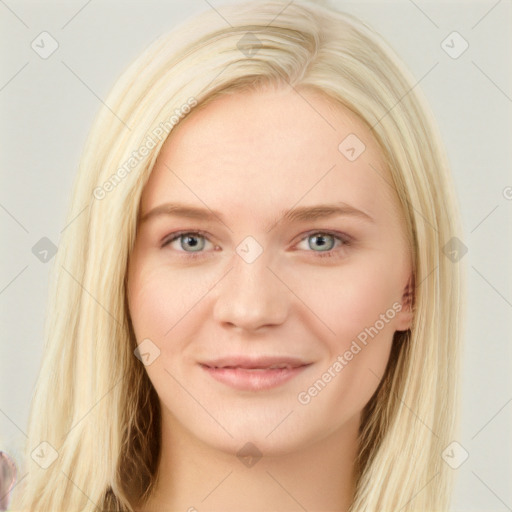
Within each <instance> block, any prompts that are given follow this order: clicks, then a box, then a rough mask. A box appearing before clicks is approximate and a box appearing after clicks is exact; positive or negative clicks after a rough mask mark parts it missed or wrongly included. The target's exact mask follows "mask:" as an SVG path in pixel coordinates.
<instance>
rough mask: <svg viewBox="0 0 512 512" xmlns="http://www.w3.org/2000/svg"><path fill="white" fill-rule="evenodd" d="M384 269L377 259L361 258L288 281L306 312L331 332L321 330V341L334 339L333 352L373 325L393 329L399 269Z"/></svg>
mask: <svg viewBox="0 0 512 512" xmlns="http://www.w3.org/2000/svg"><path fill="white" fill-rule="evenodd" d="M385 268H386V266H385V265H382V264H381V262H379V261H378V260H377V261H376V260H370V259H368V260H366V261H365V260H362V259H361V260H360V261H358V262H356V263H355V264H347V265H342V266H339V267H337V268H335V267H332V268H321V269H319V268H312V269H307V270H305V271H304V272H302V273H301V278H300V280H298V279H297V278H293V277H292V276H290V277H289V278H288V279H289V281H290V280H291V279H294V285H293V287H294V289H295V290H298V293H297V295H299V296H300V297H304V298H305V300H304V302H305V303H306V304H307V306H308V308H309V311H311V312H312V313H313V314H314V315H315V316H316V317H318V318H319V319H321V320H322V321H323V323H324V324H325V325H326V326H327V327H328V328H329V330H330V331H331V333H330V334H331V335H332V336H329V331H325V330H324V331H323V332H324V334H323V335H322V338H325V339H332V340H336V342H335V345H336V349H337V350H341V349H343V348H344V347H345V346H346V344H347V343H348V344H350V341H351V340H352V339H353V338H355V337H357V336H358V335H359V334H360V333H363V332H364V330H365V328H369V327H371V326H373V325H374V324H375V323H376V322H378V325H377V327H378V329H379V331H381V330H382V331H383V333H384V332H385V333H386V334H389V333H392V332H394V330H396V329H395V325H396V320H394V319H395V318H396V310H395V309H393V305H395V308H397V307H399V306H398V304H397V301H399V299H400V285H399V283H400V279H401V277H400V269H399V268H398V265H397V266H396V267H395V268H392V265H390V266H389V267H388V268H387V270H384V269H385ZM382 315H384V321H385V323H384V324H382V321H381V319H382ZM326 333H327V335H326ZM362 337H364V335H363V336H362ZM330 344H332V343H330Z"/></svg>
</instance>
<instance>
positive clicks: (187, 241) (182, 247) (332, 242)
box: [162, 231, 350, 258]
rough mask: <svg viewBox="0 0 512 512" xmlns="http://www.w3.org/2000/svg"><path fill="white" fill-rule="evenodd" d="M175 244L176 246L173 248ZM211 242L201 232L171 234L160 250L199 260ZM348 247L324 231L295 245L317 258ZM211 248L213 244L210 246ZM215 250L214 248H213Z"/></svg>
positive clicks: (338, 236)
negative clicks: (304, 246) (175, 252)
mask: <svg viewBox="0 0 512 512" xmlns="http://www.w3.org/2000/svg"><path fill="white" fill-rule="evenodd" d="M304 241H307V247H306V248H300V247H299V246H300V244H301V243H304ZM175 242H177V243H178V245H177V246H176V245H175V246H173V245H172V244H174V243H175ZM208 243H209V244H211V242H210V241H209V240H208V238H207V234H206V233H204V232H202V231H180V232H178V233H173V234H172V235H171V236H170V238H168V239H166V240H164V242H163V243H162V248H163V247H166V246H168V245H169V246H171V247H173V249H174V250H175V251H177V252H179V253H184V254H182V255H183V256H185V257H188V258H199V257H202V256H206V254H205V250H204V249H205V248H206V245H207V244H208ZM348 245H350V238H349V237H348V236H347V235H343V234H342V233H336V234H334V233H330V232H325V231H313V232H310V233H309V234H307V235H306V236H305V237H303V238H302V239H301V240H300V242H299V244H298V245H297V246H298V247H299V249H301V250H303V251H306V252H310V253H312V255H313V257H317V258H326V257H328V258H332V257H342V256H343V254H340V253H343V252H344V249H346V247H347V246H348ZM212 247H214V246H213V244H212ZM214 248H215V247H214Z"/></svg>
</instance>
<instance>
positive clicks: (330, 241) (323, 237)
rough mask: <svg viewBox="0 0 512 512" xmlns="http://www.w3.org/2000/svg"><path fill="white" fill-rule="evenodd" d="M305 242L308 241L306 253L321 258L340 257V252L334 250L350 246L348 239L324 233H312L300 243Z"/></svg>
mask: <svg viewBox="0 0 512 512" xmlns="http://www.w3.org/2000/svg"><path fill="white" fill-rule="evenodd" d="M305 240H306V241H307V249H306V251H307V252H313V253H316V254H315V257H320V258H325V257H328V258H331V257H336V256H339V251H334V250H333V249H335V248H340V247H341V248H345V246H347V245H349V240H348V237H346V236H342V235H341V234H340V235H335V234H333V233H329V232H324V231H315V232H312V233H310V234H309V235H307V236H306V237H305V238H303V239H302V240H301V242H300V243H302V242H304V241H305ZM308 249H309V251H308Z"/></svg>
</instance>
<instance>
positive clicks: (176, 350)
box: [128, 86, 412, 512]
mask: <svg viewBox="0 0 512 512" xmlns="http://www.w3.org/2000/svg"><path fill="white" fill-rule="evenodd" d="M351 133H353V134H356V135H357V137H358V138H359V139H360V140H361V141H362V142H363V143H364V144H365V146H366V149H365V150H364V152H363V153H362V154H361V155H360V156H359V157H358V158H357V159H356V160H354V161H350V160H348V159H347V158H346V157H345V155H344V154H342V152H340V150H339V149H338V146H339V144H340V142H341V141H343V139H345V137H346V136H347V135H349V134H351ZM370 164H371V165H370ZM383 178H385V180H386V181H385V180H384V179H383ZM390 182H391V178H390V176H389V173H388V171H387V170H386V168H385V164H384V162H383V158H382V154H381V152H380V150H379V147H378V145H377V143H376V142H375V140H374V139H373V138H372V135H371V133H370V131H369V129H368V128H367V127H366V126H365V125H364V124H363V123H362V122H361V121H360V120H359V118H357V117H356V116H355V115H354V114H353V113H351V112H350V111H348V110H347V109H345V108H344V107H342V106H341V105H339V104H337V103H334V102H333V101H332V100H329V99H327V97H324V96H323V95H321V94H320V93H317V92H314V91H311V90H309V91H308V90H305V89H303V90H300V94H299V91H294V90H291V89H289V88H286V87H284V86H283V87H278V88H266V89H261V90H258V91H246V92H237V93H236V94H233V95H230V96H226V97H222V98H220V99H216V100H215V101H213V102H211V103H210V104H208V105H206V107H204V108H202V109H199V110H196V111H193V112H192V113H191V114H190V115H189V116H187V117H186V118H185V119H184V120H182V121H181V123H180V124H179V125H178V126H177V127H176V128H175V129H174V130H173V132H172V133H171V134H170V136H169V137H168V139H167V140H166V142H165V144H164V146H163V147H162V150H161V152H160V154H159V157H158V159H157V162H156V164H155V166H154V169H153V171H152V174H151V176H150V178H149V181H148V183H147V185H146V187H145V189H144V191H143V194H142V199H141V208H140V212H141V216H140V217H141V219H142V218H144V217H145V215H146V214H147V213H148V212H149V211H151V210H152V209H154V208H155V207H157V206H160V205H162V204H164V203H170V202H172V203H174V202H180V203H185V204H187V205H192V206H196V207H199V208H204V209H206V210H207V211H208V209H210V210H214V211H216V212H218V214H219V215H221V216H222V220H223V221H222V222H221V221H220V220H219V219H218V218H216V217H213V219H212V220H200V219H194V218H186V217H177V216H173V215H165V214H162V215H153V216H151V217H150V218H148V219H147V220H145V221H142V220H141V221H140V222H139V225H138V231H137V237H136V242H135V246H134V249H133V252H132V254H131V255H130V262H129V268H128V302H129V308H130V313H131V317H132V321H133V326H134V332H135V334H136V337H137V342H138V343H140V342H141V341H142V340H144V339H146V338H149V339H150V340H151V342H152V343H153V344H154V345H155V346H156V347H158V349H159V350H160V354H159V356H158V357H157V358H156V359H155V360H154V362H152V363H151V364H150V365H148V366H146V370H147V373H148V375H149V378H150V379H151V382H152V383H153V385H154V387H155V389H156V391H157V393H158V395H159V398H160V403H161V411H162V451H161V459H160V463H159V471H158V479H157V483H156V486H155V493H154V495H153V496H152V498H151V499H150V500H149V501H147V502H146V503H145V504H142V503H141V504H137V505H136V507H137V510H144V511H156V510H164V509H165V510H183V511H186V510H190V511H192V510H195V509H196V510H198V511H203V510H212V511H223V512H229V511H232V510H233V511H235V510H236V511H241V510H247V511H249V510H251V511H256V510H259V511H264V510H282V511H285V510H302V509H303V508H305V509H307V510H309V511H313V510H329V511H334V510H337V511H345V510H347V509H348V507H349V505H350V503H351V500H352V498H353V493H354V488H355V487H354V486H355V482H354V476H353V465H354V460H355V457H356V454H357V433H358V428H359V425H360V417H361V411H362V410H363V408H364V406H365V405H366V404H367V402H368V401H369V399H370V398H371V396H372V395H373V393H374V392H375V390H376V389H377V387H378V384H379V381H380V378H381V377H382V375H383V373H384V370H385V367H386V363H387V361H388V358H389V352H390V348H391V343H392V338H393V334H394V332H395V331H402V330H406V329H408V328H409V327H410V325H411V320H412V314H411V312H410V310H409V309H408V308H407V307H406V306H405V298H404V291H405V289H406V287H407V283H408V280H409V278H410V275H411V253H410V250H409V247H408V244H407V242H406V233H405V226H404V223H403V218H402V216H401V215H400V213H399V212H400V210H399V207H398V200H397V197H396V194H395V191H394V190H393V189H392V188H391V187H390V186H389V185H388V183H390ZM339 202H343V203H346V204H348V205H350V206H351V207H353V208H355V209H357V210H360V211H362V212H365V213H366V214H367V215H368V216H369V217H371V220H368V219H367V218H366V217H365V216H364V215H362V214H360V215H336V216H331V217H325V218H322V217H319V218H316V219H309V220H307V219H306V220H295V221H287V220H286V219H285V218H284V217H283V213H282V212H283V211H285V210H288V209H292V208H298V207H304V206H314V205H319V204H334V203H339ZM277 221H278V222H277ZM194 230H202V231H204V232H206V235H205V238H201V236H199V237H198V238H195V239H194V240H193V241H192V242H195V243H196V245H199V247H200V248H202V249H201V250H200V251H199V254H200V257H199V258H197V259H193V258H192V257H191V256H190V254H198V253H197V252H194V250H193V249H191V247H190V245H187V243H186V242H187V241H186V240H184V239H183V238H182V239H181V240H180V239H179V238H178V239H176V240H175V241H174V242H172V243H171V244H168V245H166V246H162V245H163V242H164V241H166V240H168V239H169V238H170V237H169V235H171V234H172V233H176V232H178V231H194ZM325 231H328V232H332V231H334V232H337V233H338V234H341V235H342V236H344V235H348V236H349V237H350V242H349V243H348V245H345V244H344V242H343V239H337V238H332V237H330V236H327V238H324V239H323V242H324V244H323V246H322V243H321V242H320V243H318V239H317V238H315V236H314V235H315V234H316V235H317V236H318V235H319V234H320V235H321V234H322V233H323V232H325ZM338 234H335V236H338ZM247 236H252V237H253V238H254V239H255V240H256V241H257V242H258V244H259V245H260V246H261V248H262V250H263V252H262V253H261V254H260V255H259V257H257V258H256V259H255V261H253V262H252V263H248V262H247V261H245V260H244V259H243V258H242V257H241V256H240V255H239V254H238V253H237V252H236V249H237V246H239V244H240V243H241V242H242V241H244V239H245V238H246V237H247ZM345 240H347V239H346V238H345ZM203 243H204V247H203V245H202V244H203ZM242 247H243V244H242ZM245 248H246V249H247V247H245ZM252 250H253V249H251V251H252ZM187 251H188V252H187ZM326 252H329V253H330V255H331V257H320V256H319V254H320V255H321V254H325V253H326ZM242 254H243V253H242ZM393 304H398V305H400V304H404V307H403V308H402V309H401V311H399V312H398V313H397V314H395V315H394V317H393V318H392V319H388V322H384V327H383V328H382V329H381V330H380V331H379V332H378V334H377V335H375V336H374V337H373V338H369V341H368V343H367V345H366V346H362V349H361V350H360V351H359V352H358V353H357V355H354V357H353V358H352V360H350V361H348V362H347V364H346V365H345V366H344V367H343V369H342V371H339V372H334V373H333V371H332V365H333V363H334V362H335V361H336V360H337V357H338V356H339V355H343V354H344V353H345V352H346V351H347V350H348V349H349V347H350V346H351V343H352V342H353V340H355V339H356V337H357V336H358V334H360V333H361V332H362V331H364V329H365V327H369V326H373V325H374V324H375V323H376V321H377V320H379V318H382V317H380V316H379V315H382V314H385V312H386V311H387V310H389V309H390V308H391V307H392V305H393ZM399 307H400V306H399ZM389 316H391V315H389ZM386 318H387V317H386ZM235 353H236V354H246V355H280V356H284V355H290V356H295V357H300V358H301V359H302V360H304V361H306V362H309V363H311V364H310V365H309V366H308V367H307V368H305V369H304V370H303V371H302V372H301V373H300V374H299V375H297V376H296V377H294V378H293V379H292V380H289V381H288V382H286V383H284V384H282V385H280V386H278V387H276V388H273V389H269V390H260V391H240V390H236V389H233V388H231V387H229V386H227V385H225V384H223V383H220V382H218V381H216V380H214V379H213V378H212V377H211V376H210V375H209V374H207V372H205V371H204V369H203V368H202V367H201V366H200V365H199V362H200V361H205V360H208V359H211V358H213V357H218V356H220V355H229V354H235ZM329 367H331V376H332V374H334V375H335V377H333V378H332V379H331V381H330V382H329V383H328V384H327V385H326V386H325V387H324V388H323V389H322V390H321V392H319V393H317V395H316V396H314V397H310V401H309V403H307V404H303V403H300V402H299V400H298V396H299V394H300V393H301V392H304V391H307V390H308V389H309V388H310V387H311V386H312V385H313V384H314V383H315V381H317V380H318V379H320V378H322V375H323V374H324V372H326V371H327V369H328V368H329ZM247 442H250V443H252V445H251V446H255V447H257V450H258V451H259V452H260V453H261V454H262V455H263V456H262V458H261V459H259V460H258V461H257V462H256V463H255V464H254V465H252V466H250V467H248V466H247V465H245V464H244V463H242V461H241V460H240V458H239V457H237V456H236V454H237V452H238V451H239V450H240V449H241V448H242V447H243V446H244V445H245V444H246V443H247ZM252 450H254V448H252Z"/></svg>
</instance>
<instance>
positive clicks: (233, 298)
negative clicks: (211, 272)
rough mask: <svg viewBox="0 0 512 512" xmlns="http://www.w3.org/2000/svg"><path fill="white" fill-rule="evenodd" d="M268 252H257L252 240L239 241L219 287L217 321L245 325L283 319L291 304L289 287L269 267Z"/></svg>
mask: <svg viewBox="0 0 512 512" xmlns="http://www.w3.org/2000/svg"><path fill="white" fill-rule="evenodd" d="M268 256H269V254H267V253H266V252H265V251H263V250H261V251H259V254H257V253H256V252H255V247H254V246H252V247H251V242H250V241H249V242H248V243H247V245H244V243H242V244H240V245H239V247H238V248H237V254H234V255H233V265H232V269H231V271H230V272H229V273H228V275H227V276H226V277H225V279H223V282H222V283H221V286H220V288H219V291H218V295H217V300H216V304H215V311H214V316H215V318H216V320H217V321H219V322H221V323H229V324H232V325H235V326H238V327H243V328H245V329H256V328H258V327H260V326H264V325H272V324H276V325H277V324H280V323H282V322H283V321H284V319H285V318H286V315H287V311H288V307H289V303H288V302H289V301H288V298H287V295H286V291H287V290H286V288H285V287H284V286H283V285H282V284H281V283H280V282H279V280H278V279H277V278H276V277H275V275H274V273H273V272H272V271H271V270H270V269H269V268H268V267H269V263H270V258H269V257H268Z"/></svg>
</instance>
